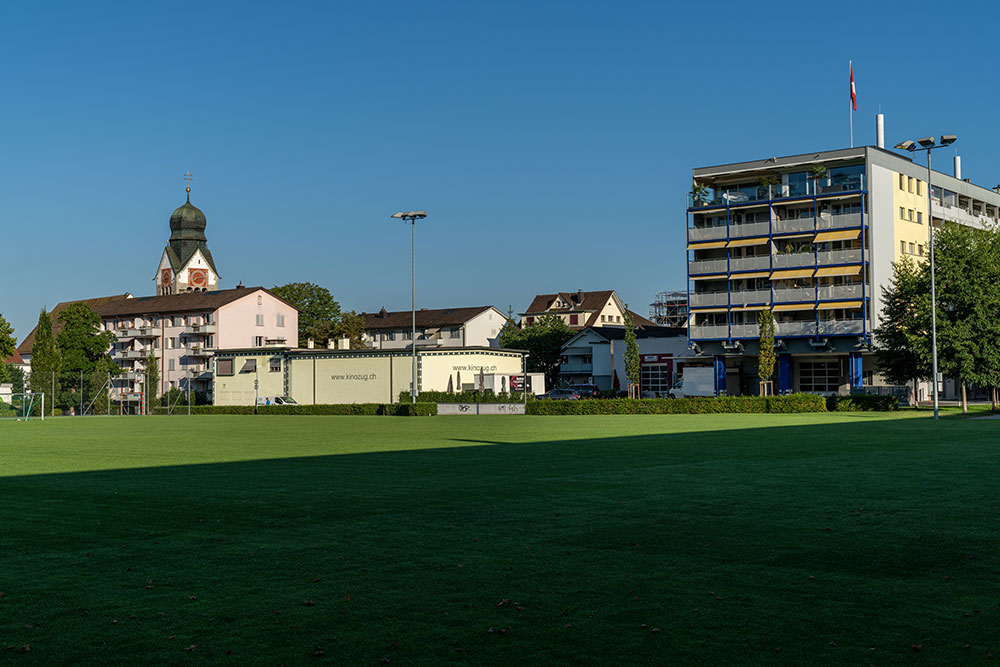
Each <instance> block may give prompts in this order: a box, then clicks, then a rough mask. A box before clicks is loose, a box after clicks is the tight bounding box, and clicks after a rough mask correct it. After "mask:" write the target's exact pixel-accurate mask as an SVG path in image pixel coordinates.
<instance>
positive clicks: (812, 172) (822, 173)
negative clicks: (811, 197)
mask: <svg viewBox="0 0 1000 667" xmlns="http://www.w3.org/2000/svg"><path fill="white" fill-rule="evenodd" d="M824 178H826V167H824V166H823V165H821V164H814V165H813V166H811V167H809V180H811V181H812V182H813V194H819V182H820V181H821V180H823V179H824Z"/></svg>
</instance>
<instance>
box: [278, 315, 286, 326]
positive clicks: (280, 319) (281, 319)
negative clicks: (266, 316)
mask: <svg viewBox="0 0 1000 667" xmlns="http://www.w3.org/2000/svg"><path fill="white" fill-rule="evenodd" d="M277 321H278V322H277V323H278V326H279V327H283V326H285V316H284V315H282V314H281V313H278V317H277Z"/></svg>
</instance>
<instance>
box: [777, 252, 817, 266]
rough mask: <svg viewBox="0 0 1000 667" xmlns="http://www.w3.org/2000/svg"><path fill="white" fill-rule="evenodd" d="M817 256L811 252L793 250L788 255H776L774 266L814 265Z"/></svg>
mask: <svg viewBox="0 0 1000 667" xmlns="http://www.w3.org/2000/svg"><path fill="white" fill-rule="evenodd" d="M815 263H816V258H815V257H814V256H813V254H812V253H811V252H793V253H789V254H787V255H775V256H774V267H775V268H779V267H780V268H787V267H794V266H814V265H815Z"/></svg>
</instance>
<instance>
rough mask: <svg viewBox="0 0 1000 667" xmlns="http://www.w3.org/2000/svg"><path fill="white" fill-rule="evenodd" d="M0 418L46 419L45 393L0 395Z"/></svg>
mask: <svg viewBox="0 0 1000 667" xmlns="http://www.w3.org/2000/svg"><path fill="white" fill-rule="evenodd" d="M0 419H16V420H17V421H27V420H29V419H41V420H42V421H45V394H44V393H38V394H33V393H30V392H28V393H25V394H6V395H4V396H0Z"/></svg>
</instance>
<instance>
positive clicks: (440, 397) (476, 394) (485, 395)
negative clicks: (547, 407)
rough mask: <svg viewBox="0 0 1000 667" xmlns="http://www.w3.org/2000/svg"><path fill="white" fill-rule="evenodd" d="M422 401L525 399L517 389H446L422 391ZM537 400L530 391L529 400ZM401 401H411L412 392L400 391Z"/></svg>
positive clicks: (515, 400) (469, 401)
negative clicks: (498, 390)
mask: <svg viewBox="0 0 1000 667" xmlns="http://www.w3.org/2000/svg"><path fill="white" fill-rule="evenodd" d="M417 399H418V400H419V401H420V402H421V403H520V402H521V401H523V400H524V397H523V396H522V395H521V392H519V391H515V392H511V393H509V394H504V393H501V394H494V393H493V392H492V391H462V392H454V393H450V394H449V393H448V392H446V391H422V392H420V393H419V394H418V395H417ZM533 400H535V397H534V395H532V394H531V393H530V392H529V393H528V402H529V403H530V402H531V401H533ZM399 402H400V403H409V402H410V392H408V391H401V392H399Z"/></svg>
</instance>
